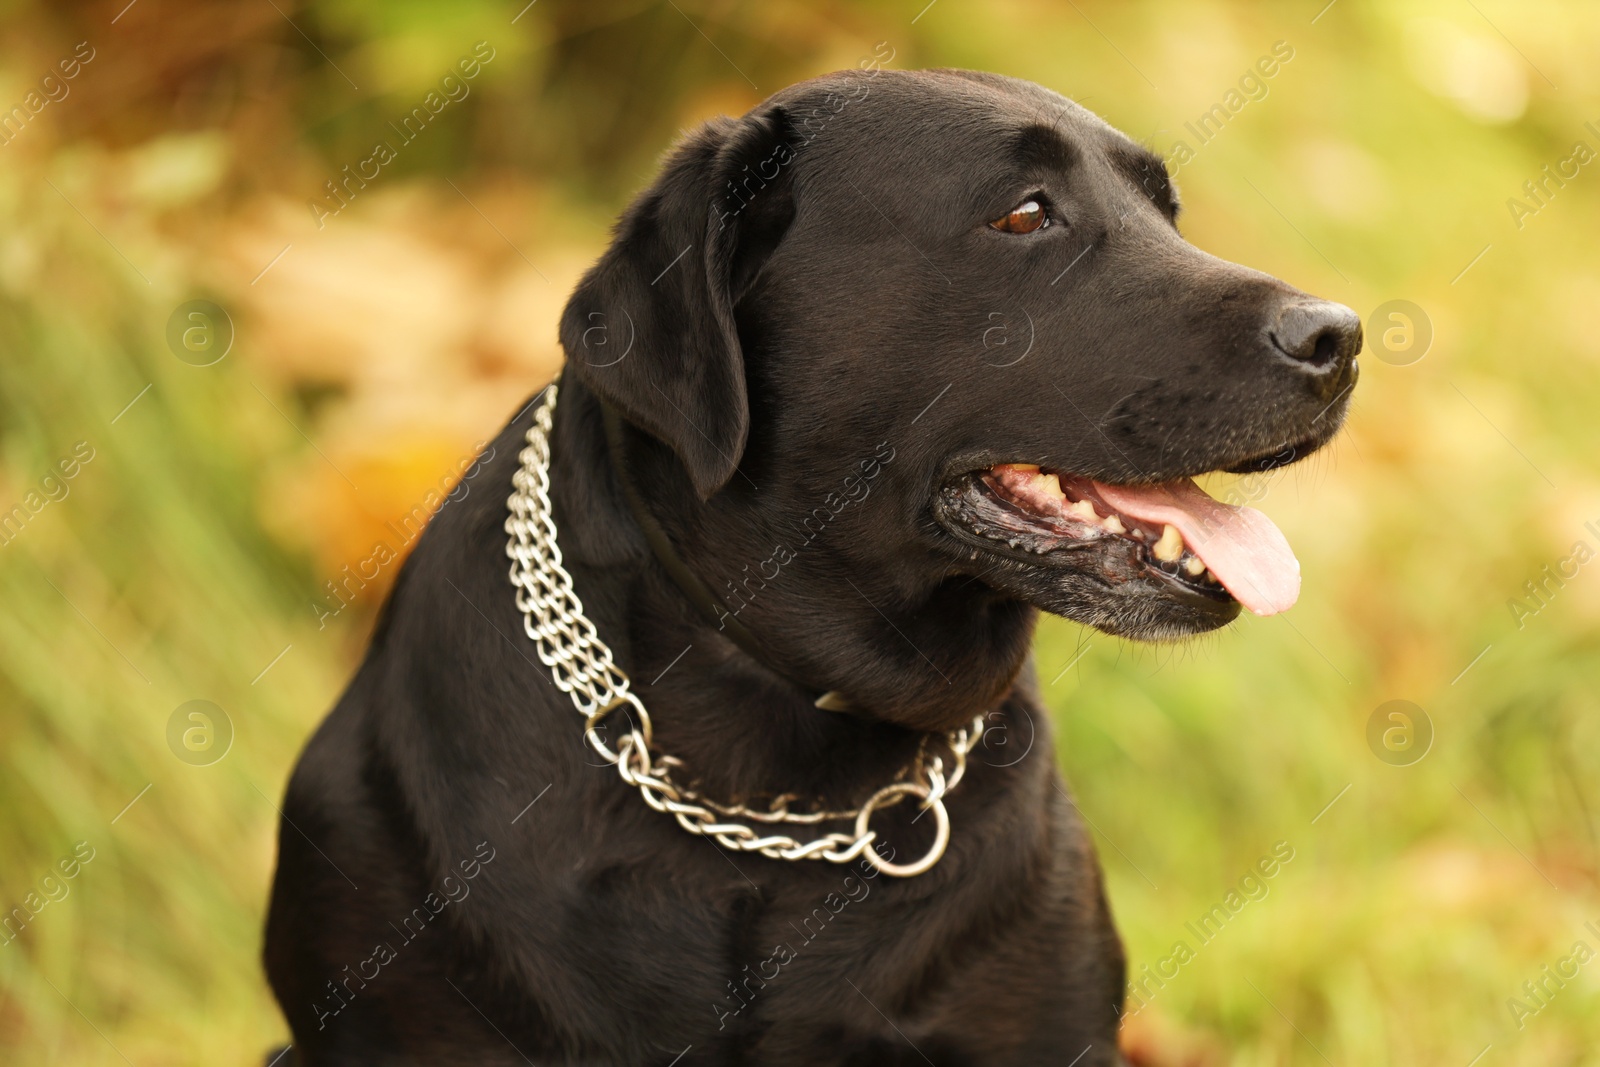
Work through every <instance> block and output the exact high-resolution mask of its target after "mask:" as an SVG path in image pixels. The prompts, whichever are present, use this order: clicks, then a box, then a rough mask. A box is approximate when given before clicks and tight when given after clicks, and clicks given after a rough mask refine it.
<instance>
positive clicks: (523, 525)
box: [506, 385, 983, 878]
mask: <svg viewBox="0 0 1600 1067" xmlns="http://www.w3.org/2000/svg"><path fill="white" fill-rule="evenodd" d="M555 407H556V387H555V385H551V386H550V387H549V388H547V389H546V390H545V393H544V400H543V402H542V403H541V404H540V405H539V406H538V408H537V409H536V410H535V412H534V416H533V425H532V426H530V427H529V428H528V437H527V440H528V445H527V447H526V448H524V449H523V450H522V454H521V457H520V458H521V465H520V466H519V467H518V469H517V472H516V474H515V475H513V476H512V479H511V481H512V485H513V486H514V489H513V492H512V493H511V496H510V497H509V498H508V499H507V501H506V504H507V505H508V506H509V507H510V509H511V515H510V517H509V518H507V519H506V533H507V534H509V535H510V537H509V539H508V540H507V541H506V555H508V556H510V557H511V560H512V563H511V584H512V585H513V586H515V587H516V591H517V592H516V597H517V607H518V608H519V609H521V611H522V627H523V629H524V630H525V631H526V632H527V634H528V636H529V637H530V638H532V639H533V642H534V646H535V649H536V650H537V651H538V653H539V659H540V660H541V661H543V663H544V665H545V666H546V667H549V668H550V671H551V673H552V674H553V676H554V678H555V684H556V687H557V688H559V689H560V690H561V691H562V692H564V693H566V694H567V695H568V696H570V697H571V698H572V703H573V705H574V706H576V707H577V709H578V713H579V714H580V715H582V716H583V721H584V729H583V736H584V738H585V739H586V740H587V741H588V743H589V746H590V747H591V748H593V749H594V750H595V752H597V753H598V754H599V755H600V757H601V758H602V759H604V760H605V761H606V762H607V763H610V764H612V765H613V766H615V767H616V768H617V773H618V774H619V775H621V776H622V780H623V781H624V782H627V783H628V784H629V785H630V786H633V787H634V788H636V789H638V790H639V793H640V795H641V796H643V797H644V802H645V803H646V804H648V805H650V806H651V807H652V808H654V809H655V810H657V811H661V812H666V813H668V814H670V815H672V816H673V817H674V818H676V819H677V820H678V825H679V826H682V827H683V828H684V829H685V830H687V831H689V832H690V833H691V834H700V835H703V836H706V837H710V838H712V839H714V840H715V841H716V842H717V843H718V844H720V845H722V846H723V847H724V848H729V849H733V850H735V851H740V852H759V853H761V854H762V855H763V856H770V857H772V858H773V859H782V860H811V859H824V860H827V861H828V862H829V863H849V862H851V861H852V860H855V859H857V858H858V857H859V858H861V859H863V860H864V861H865V862H867V863H869V864H871V865H872V866H873V867H876V868H877V869H878V870H880V871H882V872H883V873H884V874H889V875H895V876H898V877H901V878H909V877H911V876H913V875H918V874H921V873H923V872H924V871H926V870H928V869H929V868H931V867H932V866H933V865H934V864H935V863H938V862H939V858H940V857H941V856H943V855H944V850H945V846H946V845H948V844H949V843H950V815H949V813H948V812H947V811H946V810H945V806H944V798H945V794H947V793H948V792H949V791H950V790H952V789H954V788H955V787H956V786H957V785H958V784H960V782H961V779H962V777H963V776H964V775H965V774H966V770H967V753H968V752H970V751H971V750H972V747H973V745H975V744H977V742H978V739H979V738H980V737H982V736H983V716H982V715H981V714H980V715H979V716H977V717H976V718H975V719H973V721H972V722H971V723H969V724H968V725H967V726H964V727H962V728H961V729H959V730H951V731H950V732H949V733H946V734H942V735H934V734H928V735H925V736H924V737H923V739H922V744H921V745H920V746H919V747H918V748H917V754H916V756H915V757H914V758H913V759H912V761H911V764H910V766H909V767H908V768H906V769H905V770H904V771H902V773H901V774H900V775H898V776H897V780H896V781H894V782H891V783H890V784H888V785H886V786H884V787H883V788H882V789H879V790H878V791H877V792H876V793H874V794H872V796H870V797H868V798H867V800H866V802H865V803H863V804H862V805H861V806H860V807H858V808H852V809H850V810H848V811H806V812H799V811H790V810H789V805H790V804H791V803H792V802H794V801H795V800H797V799H798V798H797V797H796V796H794V795H793V794H785V795H783V796H780V797H777V798H775V799H774V800H773V801H772V802H771V803H770V804H769V805H768V806H767V807H766V808H764V809H763V808H750V807H746V806H745V805H743V804H721V803H718V802H717V801H715V800H712V799H710V798H709V797H706V796H703V795H701V794H700V793H698V792H696V791H695V790H694V789H692V788H690V787H689V786H688V785H686V784H683V783H681V782H679V781H677V780H675V779H674V777H673V775H674V773H675V772H678V773H681V772H683V770H684V766H683V763H682V761H680V760H678V759H677V758H676V757H673V756H668V755H663V754H659V753H655V752H652V750H651V727H650V715H649V713H648V712H646V711H645V709H644V704H643V703H642V702H641V701H640V700H639V697H638V696H637V695H636V694H635V693H634V692H633V689H632V687H631V685H630V683H629V681H628V676H627V675H626V674H625V673H623V671H622V669H621V668H620V667H618V666H617V664H616V661H615V659H614V658H613V657H612V654H611V649H610V647H609V646H607V645H606V643H605V642H604V641H602V640H601V639H600V635H599V633H598V632H596V630H595V627H594V623H593V622H591V621H590V620H589V618H588V617H587V616H586V615H584V613H583V601H582V600H580V599H579V598H578V594H577V592H576V591H574V589H573V588H572V575H570V574H568V573H567V569H566V568H565V567H563V566H562V563H561V549H560V547H559V546H558V545H557V544H556V524H555V519H554V517H553V516H552V514H551V509H550V425H551V419H552V416H553V413H554V412H555ZM623 705H627V706H628V707H629V708H630V709H631V711H632V716H633V720H634V721H633V723H632V724H630V726H629V727H628V730H627V732H626V733H625V734H623V736H622V738H621V739H620V740H619V741H618V742H617V746H616V748H615V749H612V748H611V747H610V746H609V745H607V744H606V742H605V740H604V739H603V738H602V737H601V736H600V726H601V723H602V721H603V720H604V719H605V718H606V716H608V715H610V714H611V713H612V712H614V711H616V710H617V709H618V708H620V707H622V706H623ZM936 739H937V741H939V742H942V744H943V745H944V747H945V748H947V749H949V751H950V756H951V769H950V771H949V773H948V774H947V773H946V771H945V761H944V758H943V757H942V756H940V755H937V754H935V753H934V752H933V751H932V742H934V741H935V740H936ZM907 797H916V798H918V799H919V800H920V801H921V804H920V806H921V807H922V808H923V809H925V810H931V811H932V812H933V818H934V840H933V845H932V847H930V848H929V849H928V852H927V854H926V855H924V856H923V857H922V858H921V859H919V860H917V861H916V862H914V863H891V862H889V861H888V860H885V859H884V858H883V857H882V856H880V855H879V854H878V852H877V850H876V849H874V848H872V847H871V845H872V843H873V841H874V840H876V838H877V836H878V834H877V831H876V830H873V829H872V828H871V826H870V825H869V824H870V823H871V821H872V815H873V813H874V812H876V811H879V810H882V809H883V808H888V807H893V806H894V805H895V804H898V803H900V801H902V800H904V799H905V798H907ZM850 819H854V820H855V825H854V827H853V829H852V831H851V832H849V833H843V832H839V831H834V832H831V833H826V834H823V835H822V836H820V837H816V838H813V839H812V840H810V841H798V840H796V839H795V838H793V837H790V836H788V835H787V834H782V833H774V832H770V831H766V830H765V829H757V828H755V827H752V826H751V825H750V823H756V824H759V825H760V826H762V827H763V828H765V827H775V826H779V825H789V826H797V825H798V826H816V825H819V824H822V823H830V822H844V821H847V820H850Z"/></svg>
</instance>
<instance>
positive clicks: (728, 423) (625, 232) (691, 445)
mask: <svg viewBox="0 0 1600 1067" xmlns="http://www.w3.org/2000/svg"><path fill="white" fill-rule="evenodd" d="M794 152H795V140H794V138H793V129H792V127H791V125H790V122H789V119H788V116H787V115H786V114H785V113H784V112H783V111H782V109H780V108H769V109H766V110H765V111H763V112H761V113H752V114H750V115H747V116H745V117H744V118H743V119H739V120H736V121H735V120H730V119H718V120H715V121H713V122H710V123H708V124H706V125H705V126H703V127H701V128H700V129H699V130H697V131H695V132H694V133H693V134H691V135H690V136H689V138H688V139H687V140H686V141H684V142H683V143H682V144H681V145H679V146H678V147H677V148H676V149H675V150H674V151H673V152H672V153H671V154H670V155H669V156H668V158H667V162H666V165H665V167H664V168H663V169H662V173H661V176H660V178H658V179H657V180H656V183H655V184H654V185H653V186H651V187H650V189H648V190H647V191H646V192H645V193H643V194H642V195H641V196H640V197H639V198H638V199H637V200H636V201H635V202H634V203H633V205H632V206H631V207H629V209H628V210H627V212H626V213H625V214H624V215H623V216H622V219H621V221H620V222H619V223H618V225H617V230H616V235H615V237H614V239H613V240H612V243H611V247H610V248H609V249H607V250H606V253H605V255H603V256H602V257H601V258H600V261H599V262H598V263H596V264H595V265H594V267H592V268H591V269H590V270H589V273H588V274H586V275H584V278H583V281H582V282H580V283H579V284H578V288H577V291H576V292H574V293H573V295H572V299H571V300H569V301H568V302H567V306H566V310H565V311H564V312H563V313H562V316H561V344H562V347H563V348H565V349H566V353H567V360H568V362H569V364H570V365H571V366H572V367H573V368H574V370H575V371H576V372H577V374H578V377H579V379H580V380H581V381H582V382H583V383H584V385H586V386H588V387H589V388H590V389H591V390H593V391H594V392H595V393H596V394H597V395H598V396H599V397H600V398H601V399H602V400H603V401H605V402H606V403H607V404H610V405H611V406H612V407H614V408H615V409H616V410H617V411H619V412H620V413H621V414H622V415H623V417H625V418H626V419H627V420H628V421H629V422H632V423H633V424H634V425H636V426H639V427H641V428H642V429H644V430H646V431H648V432H649V433H651V434H652V435H654V436H655V437H657V438H659V439H660V440H661V441H662V442H664V443H665V444H666V445H667V446H668V447H670V448H671V449H672V450H673V452H675V453H676V454H677V455H678V458H679V459H680V460H681V461H682V462H683V465H684V468H685V469H686V470H687V471H688V473H689V478H690V480H691V481H692V482H693V484H694V488H695V491H696V492H697V493H698V494H699V495H700V498H701V499H702V500H706V499H709V498H710V497H711V496H712V495H713V494H714V493H716V492H717V490H719V489H721V488H722V487H723V485H725V484H726V483H727V481H728V479H729V478H731V477H732V476H733V472H734V471H735V470H736V469H737V468H738V466H739V459H740V457H741V456H742V455H743V453H744V447H745V439H746V437H747V436H748V435H749V431H750V405H749V398H748V396H747V394H746V388H745V372H744V354H743V352H742V351H741V349H740V345H739V331H738V327H737V326H736V324H735V322H734V314H733V310H734V305H735V304H737V303H738V300H739V298H740V297H741V296H743V295H744V293H745V292H747V291H748V290H749V288H750V286H751V285H752V284H753V283H754V281H755V279H756V277H757V276H758V275H759V274H760V272H761V268H762V266H763V264H764V263H765V262H766V260H767V257H768V256H770V255H771V253H772V251H773V250H774V249H775V248H776V247H777V246H778V243H779V242H780V241H781V240H782V239H783V234H784V233H785V232H786V231H787V229H788V227H789V223H790V222H791V221H792V220H793V218H794V196H793V174H792V173H791V172H792V169H793V168H792V166H791V164H792V163H793V161H794Z"/></svg>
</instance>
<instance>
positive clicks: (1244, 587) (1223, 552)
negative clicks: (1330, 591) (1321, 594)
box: [1094, 478, 1300, 615]
mask: <svg viewBox="0 0 1600 1067" xmlns="http://www.w3.org/2000/svg"><path fill="white" fill-rule="evenodd" d="M1094 487H1095V490H1096V491H1097V492H1099V494H1100V496H1101V497H1102V498H1103V499H1104V500H1105V502H1106V503H1107V504H1110V505H1111V506H1112V507H1114V508H1116V509H1117V510H1118V511H1120V512H1122V513H1123V514H1124V515H1129V516H1132V517H1133V518H1136V519H1143V520H1144V521H1145V522H1153V523H1169V522H1170V523H1171V524H1172V525H1174V526H1176V527H1177V528H1178V532H1179V533H1181V534H1183V540H1184V543H1185V544H1187V545H1188V546H1189V549H1190V551H1192V552H1193V553H1194V554H1195V555H1197V556H1199V557H1200V560H1201V562H1202V563H1204V564H1205V565H1206V566H1207V567H1209V568H1211V573H1212V574H1213V575H1214V576H1215V577H1216V579H1217V581H1219V582H1221V583H1222V585H1223V587H1224V588H1225V589H1227V590H1228V592H1230V593H1232V594H1233V597H1234V599H1235V600H1237V601H1239V603H1241V604H1243V605H1244V606H1245V607H1247V608H1249V609H1250V610H1251V611H1252V612H1254V613H1255V614H1257V615H1276V614H1277V613H1278V612H1280V611H1287V610H1288V609H1289V608H1290V607H1292V606H1293V605H1294V602H1295V600H1296V599H1297V598H1298V597H1299V596H1300V561H1299V560H1297V559H1295V558H1294V550H1293V549H1291V548H1290V547H1289V542H1288V541H1287V540H1285V539H1284V536H1283V532H1282V531H1281V530H1279V529H1278V528H1277V527H1276V526H1274V525H1273V524H1272V520H1271V519H1269V518H1267V517H1266V516H1265V515H1263V514H1261V512H1259V511H1257V510H1256V509H1255V508H1238V507H1233V506H1232V505H1229V504H1224V503H1222V502H1221V501H1220V500H1213V499H1212V498H1211V497H1209V496H1207V495H1206V493H1205V491H1204V490H1202V489H1201V488H1200V487H1199V486H1198V485H1196V484H1194V482H1193V481H1191V480H1190V479H1188V478H1184V479H1180V480H1179V481H1175V482H1167V483H1166V484H1165V485H1146V486H1128V485H1103V484H1101V483H1100V482H1095V483H1094Z"/></svg>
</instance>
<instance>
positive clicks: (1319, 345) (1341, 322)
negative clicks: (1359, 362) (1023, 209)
mask: <svg viewBox="0 0 1600 1067" xmlns="http://www.w3.org/2000/svg"><path fill="white" fill-rule="evenodd" d="M1271 333H1272V343H1273V344H1274V345H1276V346H1277V348H1278V351H1280V352H1282V353H1283V354H1284V355H1286V356H1288V357H1289V358H1290V359H1292V360H1294V361H1295V362H1297V363H1299V364H1301V366H1302V367H1303V368H1304V369H1305V370H1308V371H1310V372H1312V373H1314V374H1325V373H1333V372H1336V371H1338V370H1339V369H1340V368H1342V367H1345V366H1347V365H1349V363H1350V361H1351V360H1352V359H1354V358H1355V355H1356V353H1357V352H1359V351H1361V317H1360V316H1359V315H1357V314H1356V313H1355V312H1354V311H1352V310H1350V309H1349V308H1347V307H1345V306H1344V305H1343V304H1335V303H1334V302H1333V301H1331V300H1307V301H1302V302H1300V303H1295V304H1290V305H1289V306H1288V307H1285V308H1284V309H1283V310H1282V311H1281V312H1279V313H1278V321H1277V323H1276V324H1275V325H1274V326H1273V327H1272V331H1271Z"/></svg>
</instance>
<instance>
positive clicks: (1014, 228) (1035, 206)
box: [989, 200, 1050, 233]
mask: <svg viewBox="0 0 1600 1067" xmlns="http://www.w3.org/2000/svg"><path fill="white" fill-rule="evenodd" d="M989 225H990V226H992V227H993V228H995V229H997V230H999V231H1000V232H1001V233H1032V232H1033V231H1035V230H1042V229H1044V228H1045V227H1046V226H1048V225H1050V213H1049V212H1048V211H1046V210H1045V209H1044V205H1043V204H1041V203H1039V201H1037V200H1024V201H1023V202H1022V203H1020V204H1018V205H1017V206H1016V207H1014V208H1012V209H1011V210H1010V211H1008V212H1006V213H1005V214H1004V215H1002V216H1001V217H1000V218H998V219H995V220H994V221H993V222H991V223H989Z"/></svg>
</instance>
